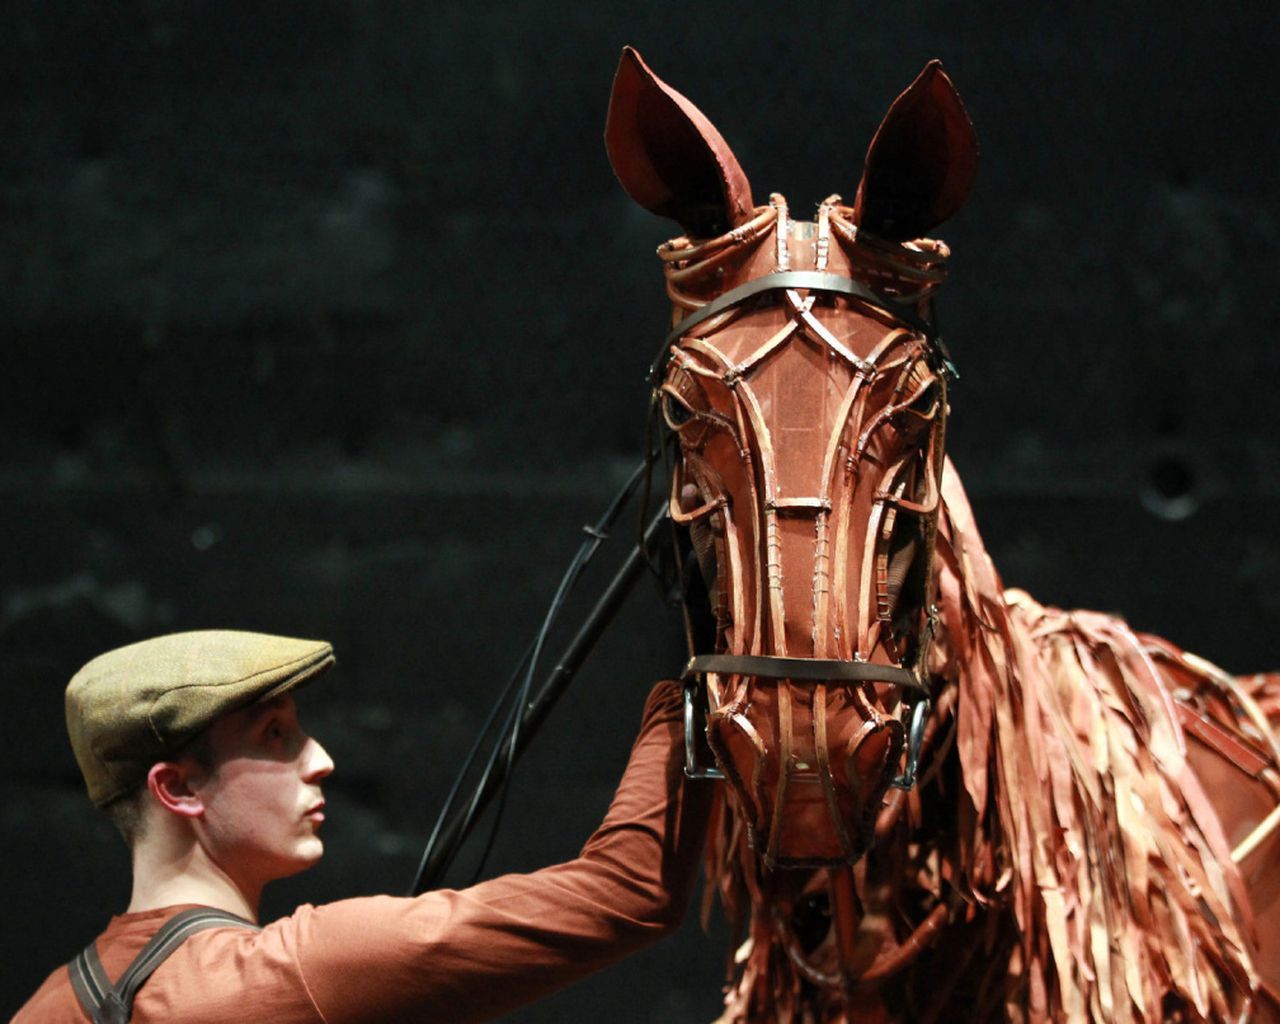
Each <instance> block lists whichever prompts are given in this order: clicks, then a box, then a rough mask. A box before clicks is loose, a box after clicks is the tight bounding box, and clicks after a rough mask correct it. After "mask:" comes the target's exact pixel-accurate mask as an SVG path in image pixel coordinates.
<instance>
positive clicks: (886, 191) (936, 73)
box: [853, 60, 978, 242]
mask: <svg viewBox="0 0 1280 1024" xmlns="http://www.w3.org/2000/svg"><path fill="white" fill-rule="evenodd" d="M977 167H978V138H977V136H976V135H975V134H974V131H973V123H972V122H971V121H970V120H969V115H968V113H967V112H966V111H965V109H964V104H963V103H961V102H960V94H959V93H958V92H956V87H955V86H954V85H952V84H951V79H950V78H948V77H947V73H946V72H945V71H944V70H943V69H942V62H941V61H937V60H931V61H930V62H929V63H928V64H926V65H925V67H924V70H923V71H921V72H920V74H919V75H918V76H917V78H916V80H915V81H914V82H912V83H911V85H910V87H908V89H907V90H906V92H904V93H903V94H902V95H901V96H899V97H898V98H897V99H896V100H894V101H893V105H892V106H891V107H890V108H889V112H888V113H887V114H885V116H884V120H883V121H882V122H880V127H879V128H878V129H877V130H876V134H875V138H874V139H872V140H871V146H870V147H869V148H868V149H867V163H866V167H865V168H864V170H863V172H862V181H860V182H859V183H858V196H857V199H855V200H854V204H853V205H854V222H855V223H856V224H857V225H858V226H859V227H863V228H866V230H867V231H869V232H870V233H871V234H873V235H877V236H879V237H881V238H885V239H889V240H890V241H895V242H901V241H906V240H908V239H911V238H921V237H923V236H924V235H926V234H928V232H929V230H930V229H931V228H933V227H935V226H936V225H938V224H941V223H942V222H943V221H944V220H946V219H947V218H948V217H950V216H951V215H952V214H953V213H955V212H956V211H957V210H958V209H960V207H961V206H963V205H964V201H965V199H967V198H968V196H969V190H970V189H971V188H972V187H973V178H974V174H975V172H976V171H977Z"/></svg>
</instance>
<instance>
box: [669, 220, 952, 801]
mask: <svg viewBox="0 0 1280 1024" xmlns="http://www.w3.org/2000/svg"><path fill="white" fill-rule="evenodd" d="M838 202H839V197H836V196H833V197H831V198H830V199H828V200H827V201H826V202H824V203H823V204H822V206H821V207H820V208H819V219H818V241H817V247H818V258H817V265H818V269H815V270H791V269H789V268H788V267H787V257H786V238H785V235H786V230H787V229H786V221H787V215H786V206H785V202H784V201H783V200H782V199H781V197H780V196H774V197H772V200H771V203H770V206H769V207H764V208H761V209H760V210H758V211H757V213H756V215H755V216H754V217H753V219H752V220H751V221H750V222H748V223H747V224H745V225H743V226H742V227H740V228H738V229H736V230H735V231H733V232H729V233H728V234H726V235H724V236H721V237H720V238H719V239H712V240H710V241H708V242H702V243H699V244H697V245H694V246H689V245H684V246H681V245H679V244H677V243H667V245H666V246H664V247H663V248H662V249H660V250H659V255H660V256H661V257H662V258H663V259H664V261H666V262H667V263H668V264H669V268H668V294H669V295H671V297H672V300H673V302H674V303H675V304H676V305H677V307H678V308H679V307H683V308H686V309H690V310H691V311H690V312H689V313H687V315H685V316H684V317H683V318H682V319H680V320H679V321H678V322H677V323H676V324H675V325H674V326H673V327H672V328H671V330H670V331H669V332H668V333H667V335H666V337H665V338H664V339H663V342H662V347H661V349H660V350H659V352H658V354H657V356H656V357H655V359H654V360H653V363H652V364H651V367H650V371H649V380H650V382H651V383H652V384H653V385H654V388H655V391H654V396H655V402H661V401H662V400H663V396H664V394H665V395H666V396H668V397H670V398H674V399H678V395H676V393H675V392H674V391H672V390H671V389H670V388H667V387H665V386H664V385H663V383H662V382H663V378H664V376H665V374H666V370H667V367H668V366H669V364H670V363H671V362H672V361H673V360H674V361H676V362H677V363H678V364H679V365H680V366H681V368H682V369H683V370H685V371H687V372H690V373H693V374H696V375H699V376H702V377H708V378H712V379H716V380H718V381H719V383H720V384H722V385H724V386H725V387H727V388H728V389H729V390H730V391H733V392H735V395H736V396H737V398H738V402H739V404H740V405H741V404H743V403H744V402H745V403H747V404H750V403H752V402H754V399H753V398H752V397H751V396H750V389H749V383H748V381H747V380H746V375H747V374H749V372H750V370H751V369H752V368H753V367H754V366H756V365H759V363H760V362H761V361H762V360H763V359H764V358H766V357H767V356H768V355H769V354H770V352H771V351H773V350H774V349H775V348H776V347H777V346H778V345H780V344H783V343H785V341H786V340H787V338H789V337H790V335H791V333H792V330H793V326H794V324H796V323H800V322H803V324H804V326H805V327H806V328H807V330H808V331H809V333H810V334H811V335H815V336H816V337H817V338H818V339H820V340H821V341H822V342H823V343H824V344H825V346H826V347H827V349H828V350H830V351H831V352H833V353H834V354H835V355H836V356H837V357H839V358H841V359H843V360H844V361H845V362H846V363H847V364H848V365H849V367H850V368H851V370H852V372H853V379H854V381H855V383H854V386H853V392H854V393H855V394H856V392H857V391H858V389H859V388H867V389H869V388H870V386H871V382H872V381H873V380H875V379H876V376H877V375H878V374H879V373H880V372H882V368H881V367H879V366H877V363H876V360H877V358H878V357H879V356H882V355H883V354H884V353H885V352H886V351H888V350H890V349H891V347H892V346H891V344H890V343H891V342H893V341H901V340H903V339H904V337H905V338H909V339H910V340H912V341H913V342H914V343H916V344H917V345H918V346H919V347H920V352H921V354H922V355H923V358H924V359H925V361H926V362H927V363H928V365H929V367H930V369H932V370H933V371H934V373H935V375H936V376H935V378H934V379H935V380H936V381H937V382H938V383H939V398H938V413H937V422H936V423H935V424H934V426H933V429H932V431H931V436H930V438H929V442H928V444H929V453H928V457H927V460H926V462H927V465H926V475H927V477H928V479H927V480H926V483H927V486H928V487H929V491H930V494H929V497H928V499H927V500H926V501H924V502H922V503H919V504H917V503H913V502H911V501H909V500H907V499H906V498H905V497H904V496H903V495H902V494H897V495H894V494H892V493H889V492H887V491H881V492H878V493H877V496H876V501H877V502H878V503H881V504H882V505H884V506H886V507H888V506H890V505H892V506H895V507H896V508H898V509H906V510H907V511H910V512H914V513H916V514H918V515H921V516H923V517H924V518H925V528H924V534H925V537H926V551H925V556H924V557H925V564H924V570H923V579H924V586H925V595H924V600H923V605H922V607H923V608H924V610H925V612H926V618H925V622H924V627H923V635H922V636H921V637H920V638H919V641H918V644H917V651H916V656H915V658H914V664H912V665H911V666H907V665H883V664H878V663H875V662H871V661H868V660H862V659H860V658H859V657H857V656H856V655H855V658H854V659H853V660H848V659H839V658H797V657H786V656H779V655H766V654H727V653H698V652H696V651H695V650H693V633H692V630H690V631H689V639H690V657H689V660H688V662H687V663H686V665H685V667H684V671H683V673H682V679H683V681H684V696H685V717H684V722H685V761H686V763H685V773H686V774H687V775H688V776H690V777H694V778H722V777H723V773H722V772H721V771H720V770H719V769H716V768H711V767H704V766H702V765H700V764H699V763H698V757H697V743H696V731H697V717H698V715H697V707H696V705H697V703H698V698H699V694H698V691H699V689H700V685H701V681H702V677H704V676H705V675H706V674H708V673H715V674H721V675H727V674H736V675H741V676H752V677H757V678H763V679H772V680H782V679H787V680H791V681H793V682H794V681H806V682H815V683H833V682H834V683H869V682H876V683H889V684H893V685H896V686H899V687H902V688H904V689H906V690H909V691H912V692H913V693H915V694H916V695H917V697H916V699H915V700H914V701H910V702H905V701H904V707H905V717H906V718H907V721H906V722H904V729H905V730H906V733H907V751H906V754H907V758H906V764H905V767H904V770H903V771H902V772H901V774H899V775H897V776H896V777H895V778H893V780H892V785H893V786H895V787H897V788H899V789H904V790H909V789H911V788H912V787H913V786H914V785H915V781H916V775H917V772H918V761H919V756H920V750H921V745H922V738H923V736H924V732H925V723H926V721H927V719H928V715H929V711H930V706H931V702H932V697H933V694H932V687H931V681H930V678H929V675H928V671H927V666H926V659H927V656H928V649H929V644H930V641H931V639H932V635H933V632H934V630H935V628H936V617H937V612H936V609H935V608H934V607H933V606H932V604H931V603H930V601H929V600H928V598H929V587H930V586H931V582H930V581H931V574H932V561H933V538H934V535H935V533H936V528H937V517H938V514H939V509H940V498H939V479H940V474H941V468H942V458H941V457H942V444H943V435H944V431H945V418H946V381H947V378H948V377H950V378H952V379H954V378H955V376H956V373H955V369H954V366H953V365H952V363H951V359H950V355H949V353H948V352H947V349H946V346H945V344H944V342H943V341H942V338H941V335H940V334H939V332H938V329H937V326H936V321H935V319H934V318H933V316H932V304H931V303H926V302H922V301H921V299H922V297H927V296H928V293H929V291H930V286H931V285H932V284H935V283H937V282H938V281H939V280H941V276H942V274H941V273H940V272H939V270H938V269H937V265H938V263H940V262H941V261H940V260H939V259H938V256H937V254H936V253H927V254H924V255H925V256H926V257H931V258H932V259H931V260H930V261H929V263H928V264H926V266H925V267H924V268H921V266H920V265H921V263H922V262H924V261H922V260H921V259H920V257H921V254H920V253H919V252H917V251H916V250H914V249H911V248H908V247H906V246H898V245H895V244H893V243H888V242H883V241H880V240H875V239H870V238H869V237H868V236H867V235H866V234H865V233H863V234H862V235H861V236H859V235H858V233H857V229H856V227H855V226H854V225H852V224H851V223H849V222H848V221H847V220H846V219H844V218H843V217H842V216H841V215H840V213H839V212H838V211H839V209H840V208H839V207H838V205H837V204H838ZM775 225H776V229H777V232H778V249H777V254H778V258H777V263H778V267H777V269H776V270H775V271H774V272H772V273H766V274H764V275H762V276H759V277H756V278H754V279H752V280H749V281H747V282H746V283H744V284H741V285H738V286H737V287H734V288H732V289H730V290H728V291H726V292H724V293H723V294H721V295H719V296H717V297H716V298H714V299H712V300H711V301H708V302H705V303H701V304H697V305H695V303H696V302H697V300H695V299H692V298H691V297H688V296H686V295H685V294H684V293H683V292H681V291H680V288H679V286H680V285H681V284H683V283H685V282H687V281H688V280H689V279H690V278H691V277H694V276H696V275H697V274H699V273H705V270H706V268H707V267H708V265H711V266H714V265H718V264H721V263H723V261H724V258H725V254H726V253H730V252H732V251H733V250H734V249H735V248H737V247H739V246H742V245H744V244H748V243H754V242H756V241H758V240H759V239H760V238H761V237H762V236H763V234H764V233H765V232H766V231H767V230H769V228H771V227H773V226H775ZM833 228H834V229H835V230H836V231H837V232H839V233H840V234H841V236H842V237H843V238H844V239H845V241H846V242H849V243H851V244H855V243H856V244H860V245H861V246H862V247H864V248H870V249H871V252H872V254H873V256H874V258H875V259H876V260H878V261H879V262H880V263H881V264H884V263H889V264H890V265H891V266H892V267H893V269H894V270H895V271H897V272H899V273H902V272H903V270H904V267H903V264H904V263H905V269H906V274H907V276H909V277H914V278H915V279H916V280H918V281H920V282H921V283H922V284H923V285H924V288H923V289H922V290H921V291H920V292H917V293H915V294H913V295H910V296H906V297H895V296H893V295H890V294H887V293H886V292H882V291H878V290H874V289H872V288H871V287H869V286H868V285H866V284H864V283H863V282H861V281H858V280H855V279H854V278H852V277H848V276H845V275H842V274H836V273H831V272H829V271H827V270H826V263H827V259H826V253H827V246H828V245H829V241H830V235H831V231H832V229H833ZM941 258H942V259H945V248H944V249H942V257H941ZM672 264H674V265H675V266H674V267H672V266H671V265H672ZM801 291H806V292H808V293H809V297H807V298H801V296H800V294H799V293H800V292H801ZM779 295H781V296H782V297H783V301H784V302H785V303H786V304H788V305H789V307H790V311H791V315H792V318H793V319H792V325H789V326H788V327H787V328H784V330H783V331H781V332H779V333H778V334H777V335H775V336H774V337H773V338H772V339H770V340H769V341H768V342H766V343H765V344H764V345H763V346H761V347H760V348H758V349H757V350H756V351H754V352H753V353H751V354H750V355H748V356H747V357H746V358H744V359H742V360H739V361H738V362H737V363H732V362H730V361H729V360H728V359H727V358H726V357H725V356H724V355H723V354H722V353H721V352H720V351H719V350H718V349H716V348H715V347H714V346H713V345H712V344H711V343H709V341H708V337H709V336H710V335H711V334H713V333H714V332H715V331H716V330H718V329H719V328H720V327H722V326H723V325H724V324H726V323H728V322H730V321H731V320H732V319H733V318H734V317H735V315H737V314H738V313H739V312H741V311H742V310H744V309H745V308H746V307H747V306H748V304H750V303H753V302H757V301H758V300H760V299H761V298H764V297H774V296H779ZM817 295H833V296H841V297H844V298H846V299H851V300H853V301H854V302H856V303H858V304H859V305H861V306H863V307H869V308H870V309H872V310H874V311H876V312H878V313H881V314H883V315H885V316H887V317H888V318H889V319H890V320H892V321H894V322H896V323H897V324H899V325H901V326H898V327H895V328H894V329H892V330H891V331H890V332H889V333H888V334H887V335H885V337H884V338H883V339H882V340H881V342H880V344H878V345H877V346H876V347H875V349H874V350H873V351H872V353H871V354H870V356H869V357H868V358H862V357H859V356H858V355H856V354H855V353H853V352H852V351H851V350H850V349H849V348H848V347H847V346H845V345H844V344H842V343H841V342H840V341H839V340H838V339H836V338H835V337H834V336H833V335H832V334H831V333H830V332H829V331H827V330H826V329H825V328H824V327H823V326H822V324H821V323H820V322H819V321H818V320H817V319H816V318H815V317H813V315H812V307H813V305H814V299H815V297H816V296H817ZM926 305H927V306H928V308H929V315H925V314H923V313H922V312H921V307H922V306H926ZM682 343H683V346H684V347H687V348H688V349H690V350H692V351H695V352H696V353H697V354H698V355H699V356H701V357H703V362H711V363H713V364H715V365H716V367H717V369H714V370H712V369H708V368H706V366H705V365H703V362H695V361H694V360H691V359H690V358H689V357H688V356H687V354H686V352H685V351H684V349H683V348H682ZM744 392H745V393H746V395H747V397H746V398H745V399H744V398H743V394H744ZM853 397H854V394H851V395H850V398H849V400H848V401H847V402H846V404H845V407H844V408H845V420H844V421H842V422H841V423H839V424H838V426H837V434H839V433H841V432H843V431H844V430H845V429H846V428H847V427H848V425H849V417H851V416H852V414H853V408H854V402H853ZM914 397H916V396H908V399H907V401H904V402H903V403H902V404H901V406H898V407H896V408H905V407H906V406H907V405H909V404H910V401H911V400H913V399H914ZM885 418H887V417H883V416H882V417H881V418H880V419H879V420H877V424H876V425H878V424H879V423H880V422H883V421H884V419H885ZM669 425H672V426H673V427H675V425H674V424H669ZM729 427H732V424H729ZM676 429H678V428H676ZM868 433H870V431H869V430H868ZM863 440H864V443H865V438H864V439H863ZM739 447H740V448H741V447H742V442H741V438H739ZM850 458H851V459H852V455H851V456H850ZM850 468H853V467H852V466H851V467H850ZM678 487H679V474H678V473H677V474H676V481H675V483H674V485H673V499H672V502H671V509H670V513H671V517H672V519H673V520H674V521H676V522H681V523H686V524H687V523H690V522H692V521H694V520H696V519H698V518H701V517H703V516H706V515H709V514H711V513H713V512H715V511H717V510H718V509H720V508H721V507H723V506H724V504H725V503H726V502H725V499H724V498H720V499H719V500H713V501H709V502H707V503H706V504H704V505H703V506H701V507H700V508H698V509H695V510H692V511H684V510H682V509H681V508H680V507H679V504H678V502H677V500H676V498H675V493H676V491H677V490H678ZM824 493H825V488H824ZM767 504H768V513H769V514H770V515H772V516H776V515H777V514H780V513H781V514H797V513H800V514H814V515H815V516H817V517H818V522H819V536H820V537H822V525H824V524H825V517H826V516H827V515H829V513H830V512H831V506H830V500H829V499H824V498H823V497H821V496H820V497H818V498H790V499H782V498H780V497H779V498H776V499H770V500H769V501H768V503H767ZM771 522H772V520H771ZM773 571H774V570H773V567H772V566H770V567H769V572H770V573H771V574H772V573H773Z"/></svg>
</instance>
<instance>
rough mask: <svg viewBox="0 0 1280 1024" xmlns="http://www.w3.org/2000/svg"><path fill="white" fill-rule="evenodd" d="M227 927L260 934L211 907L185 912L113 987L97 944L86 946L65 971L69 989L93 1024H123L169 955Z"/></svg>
mask: <svg viewBox="0 0 1280 1024" xmlns="http://www.w3.org/2000/svg"><path fill="white" fill-rule="evenodd" d="M226 927H233V928H250V929H252V930H253V931H261V930H262V929H261V928H259V927H258V926H257V925H256V924H252V923H251V922H249V921H246V920H245V919H244V918H242V917H237V916H236V915H235V914H231V913H228V912H227V911H225V910H214V909H213V908H212V907H195V908H193V909H191V910H184V911H183V912H182V913H180V914H175V915H174V916H173V917H171V918H169V920H168V921H166V922H165V923H164V924H163V925H161V926H160V928H159V930H158V931H157V932H156V933H155V935H153V936H151V941H150V942H148V943H147V944H146V945H145V946H143V947H142V952H141V953H139V954H138V955H137V957H136V958H135V959H134V961H133V963H131V964H130V965H129V966H128V967H126V968H125V971H124V973H123V974H122V975H120V980H119V981H117V982H116V983H115V984H114V985H112V984H111V982H110V981H109V980H108V979H107V975H106V972H105V971H104V970H103V969H102V961H101V960H100V959H98V947H97V944H96V943H94V942H91V943H89V945H87V946H86V947H85V948H84V949H83V950H82V951H81V952H80V954H79V955H78V956H77V957H76V958H75V959H74V960H72V961H71V963H69V964H68V965H67V970H68V971H69V972H70V973H71V988H72V989H73V990H74V991H75V994H76V998H77V999H79V1000H80V1005H81V1006H82V1007H84V1012H85V1013H87V1014H88V1015H89V1019H90V1020H91V1021H93V1022H94V1024H126V1022H127V1021H128V1020H129V1018H130V1016H132V1014H133V1000H134V997H135V996H137V994H138V989H140V988H141V987H142V983H143V982H144V981H146V980H147V978H149V977H150V976H151V972H152V971H154V970H155V969H156V968H157V967H159V966H160V965H161V964H162V963H164V961H165V959H166V958H167V957H168V956H169V954H170V953H172V952H173V951H174V950H175V949H177V948H178V947H179V946H181V945H182V943H183V942H185V941H186V940H187V939H188V938H189V937H190V936H192V935H194V934H195V933H196V932H200V931H204V930H205V929H206V928H226Z"/></svg>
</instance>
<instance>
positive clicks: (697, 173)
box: [605, 46, 754, 228]
mask: <svg viewBox="0 0 1280 1024" xmlns="http://www.w3.org/2000/svg"><path fill="white" fill-rule="evenodd" d="M605 146H606V149H607V150H608V153H609V160H610V162H611V163H612V164H613V169H614V173H615V174H616V175H617V176H618V180H619V181H620V182H621V183H622V187H623V188H624V189H626V191H627V193H628V194H629V195H630V196H631V198H632V199H634V200H635V201H636V202H637V203H639V204H640V205H641V206H643V207H644V208H645V209H647V210H649V211H651V212H653V213H656V214H658V215H659V216H664V217H671V218H673V219H675V220H677V221H679V222H680V223H681V225H682V226H683V227H686V228H690V227H693V226H694V222H695V221H696V220H698V219H699V216H700V214H701V216H705V213H701V211H705V210H706V209H708V208H712V209H719V210H721V211H722V212H723V214H724V218H725V221H726V222H727V224H728V226H729V227H737V226H738V225H740V224H742V223H744V222H745V221H747V220H748V219H750V217H751V215H752V212H753V210H754V205H753V203H752V200H751V186H750V183H749V182H748V181H747V177H746V175H745V174H744V173H743V171H742V168H741V166H740V165H739V164H738V160H737V158H736V157H735V156H734V155H733V151H732V150H731V149H730V148H729V145H728V143H726V142H725V141H724V138H723V137H722V136H721V135H720V133H719V132H718V131H717V130H716V128H715V126H714V125H712V124H711V122H710V121H708V120H707V118H706V116H705V115H704V114H703V113H702V112H701V111H700V110H698V108H697V107H696V106H694V105H693V104H692V103H691V102H689V100H688V99H687V98H685V97H684V96H683V95H681V94H680V93H679V92H677V91H676V90H675V89H672V88H671V87H670V86H668V85H667V84H666V83H665V82H663V81H662V79H660V78H659V77H658V76H657V75H656V74H654V73H653V71H652V70H651V69H650V68H649V67H648V65H646V64H645V63H644V59H643V58H642V57H641V56H640V54H639V53H637V52H636V51H635V50H634V49H632V48H631V47H629V46H628V47H625V48H624V49H623V51H622V58H621V60H620V61H619V62H618V71H617V74H616V75H615V77H614V82H613V95H612V97H611V98H610V103H609V115H608V119H607V121H606V124H605Z"/></svg>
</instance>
